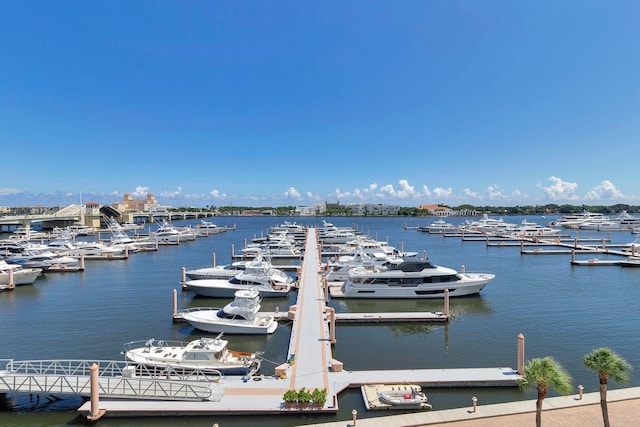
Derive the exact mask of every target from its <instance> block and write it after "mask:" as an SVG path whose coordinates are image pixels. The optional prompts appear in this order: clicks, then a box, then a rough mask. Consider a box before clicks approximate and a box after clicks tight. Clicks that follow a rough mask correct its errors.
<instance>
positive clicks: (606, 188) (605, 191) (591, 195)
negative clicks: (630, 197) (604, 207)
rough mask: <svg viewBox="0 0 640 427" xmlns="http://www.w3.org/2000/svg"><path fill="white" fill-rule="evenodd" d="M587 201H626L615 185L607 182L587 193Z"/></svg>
mask: <svg viewBox="0 0 640 427" xmlns="http://www.w3.org/2000/svg"><path fill="white" fill-rule="evenodd" d="M585 198H586V199H587V200H612V199H618V200H620V199H626V197H625V195H624V194H622V193H621V192H620V191H618V189H617V188H616V186H615V185H613V183H612V182H611V181H609V180H604V181H602V182H601V183H600V184H598V185H596V186H595V187H593V188H592V189H591V191H589V192H587V194H586V195H585Z"/></svg>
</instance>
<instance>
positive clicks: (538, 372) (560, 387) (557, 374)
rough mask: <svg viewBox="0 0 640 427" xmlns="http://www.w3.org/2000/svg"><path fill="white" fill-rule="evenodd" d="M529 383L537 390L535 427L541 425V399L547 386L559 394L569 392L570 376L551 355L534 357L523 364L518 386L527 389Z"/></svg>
mask: <svg viewBox="0 0 640 427" xmlns="http://www.w3.org/2000/svg"><path fill="white" fill-rule="evenodd" d="M531 384H536V387H537V390H538V398H537V400H536V427H540V426H541V425H542V401H543V400H544V397H545V396H546V395H547V393H548V392H549V387H552V388H553V389H555V390H556V391H557V392H558V393H560V394H569V393H570V392H571V389H572V386H571V376H570V375H569V374H568V373H567V371H565V370H564V368H563V367H562V366H561V365H560V364H559V363H558V362H556V361H555V360H554V359H553V358H552V357H550V356H547V357H545V358H536V359H531V360H529V361H528V362H527V363H526V364H525V367H524V376H523V378H522V380H521V381H520V387H521V388H523V389H527V388H529V386H530V385H531Z"/></svg>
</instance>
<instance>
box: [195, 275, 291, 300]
mask: <svg viewBox="0 0 640 427" xmlns="http://www.w3.org/2000/svg"><path fill="white" fill-rule="evenodd" d="M184 285H185V287H186V288H187V289H189V290H191V291H193V292H195V293H196V294H198V295H201V296H205V297H212V298H233V297H234V295H235V293H236V291H238V290H241V289H250V288H255V289H256V290H258V292H260V296H262V297H284V296H287V295H288V294H289V291H290V290H291V288H292V287H293V285H294V281H293V278H291V277H290V276H287V274H286V273H285V272H283V271H282V270H278V269H276V268H269V269H268V270H266V271H265V270H263V269H251V268H249V269H246V270H242V271H240V272H239V273H238V274H236V275H235V276H234V277H232V278H231V279H228V280H225V279H201V280H188V281H186V282H185V284H184Z"/></svg>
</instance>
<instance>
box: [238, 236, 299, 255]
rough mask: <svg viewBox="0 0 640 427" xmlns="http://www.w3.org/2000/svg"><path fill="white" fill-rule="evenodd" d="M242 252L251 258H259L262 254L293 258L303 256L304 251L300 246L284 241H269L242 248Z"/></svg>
mask: <svg viewBox="0 0 640 427" xmlns="http://www.w3.org/2000/svg"><path fill="white" fill-rule="evenodd" d="M241 251H242V252H243V253H244V254H245V255H249V256H258V255H259V254H260V253H264V254H268V255H279V256H291V257H301V256H302V250H301V249H300V247H299V246H298V245H296V244H295V243H292V242H291V241H289V240H284V239H278V240H267V241H264V242H262V243H251V244H249V245H247V246H245V247H244V248H242V249H241Z"/></svg>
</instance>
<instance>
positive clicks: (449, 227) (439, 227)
mask: <svg viewBox="0 0 640 427" xmlns="http://www.w3.org/2000/svg"><path fill="white" fill-rule="evenodd" d="M455 230H456V226H455V225H453V224H451V223H450V222H447V221H445V220H444V219H442V218H440V219H437V220H435V221H433V222H432V223H431V224H429V225H427V226H423V227H418V231H426V232H427V233H431V234H443V233H446V232H447V231H449V232H453V231H455Z"/></svg>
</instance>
